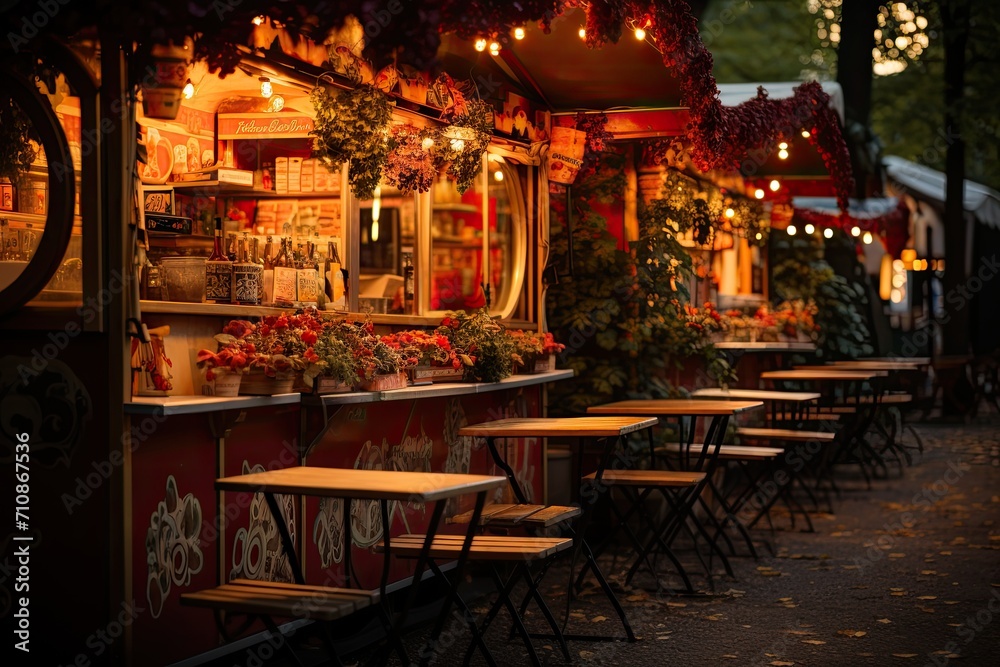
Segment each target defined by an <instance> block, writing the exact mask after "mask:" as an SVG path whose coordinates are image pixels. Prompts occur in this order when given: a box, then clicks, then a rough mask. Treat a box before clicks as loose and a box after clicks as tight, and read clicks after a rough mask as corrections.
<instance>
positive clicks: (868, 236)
mask: <svg viewBox="0 0 1000 667" xmlns="http://www.w3.org/2000/svg"><path fill="white" fill-rule="evenodd" d="M861 240H862V241H864V242H865V245H868V244H869V243H871V242H872V233H871V232H865V235H864V236H863V237H861Z"/></svg>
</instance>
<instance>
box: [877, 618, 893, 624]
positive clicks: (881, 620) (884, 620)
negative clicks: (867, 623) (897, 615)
mask: <svg viewBox="0 0 1000 667" xmlns="http://www.w3.org/2000/svg"><path fill="white" fill-rule="evenodd" d="M878 622H879V623H892V621H890V620H889V619H888V618H880V619H878Z"/></svg>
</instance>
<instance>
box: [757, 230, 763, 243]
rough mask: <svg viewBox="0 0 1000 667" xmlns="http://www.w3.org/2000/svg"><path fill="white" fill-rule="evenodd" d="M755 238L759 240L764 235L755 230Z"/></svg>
mask: <svg viewBox="0 0 1000 667" xmlns="http://www.w3.org/2000/svg"><path fill="white" fill-rule="evenodd" d="M755 238H756V239H757V240H758V241H760V240H761V239H762V238H764V235H763V234H761V233H760V232H757V236H756V237H755Z"/></svg>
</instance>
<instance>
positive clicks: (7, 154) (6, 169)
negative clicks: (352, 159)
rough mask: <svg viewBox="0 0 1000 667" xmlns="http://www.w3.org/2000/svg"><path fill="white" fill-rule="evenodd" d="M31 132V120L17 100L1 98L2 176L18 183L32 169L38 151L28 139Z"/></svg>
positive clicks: (0, 142) (0, 167)
mask: <svg viewBox="0 0 1000 667" xmlns="http://www.w3.org/2000/svg"><path fill="white" fill-rule="evenodd" d="M30 132H31V121H30V120H29V119H28V117H27V116H26V115H25V113H24V112H23V111H21V107H20V106H18V104H17V102H15V101H14V100H13V99H11V98H10V97H6V96H5V97H3V98H2V99H0V178H8V179H10V182H11V183H15V184H16V183H17V182H18V181H20V180H21V175H22V174H24V173H26V172H27V171H28V170H29V169H31V163H32V162H34V161H35V158H36V157H37V155H38V152H37V151H36V150H35V148H34V146H32V145H31V142H30V141H28V137H29V135H30Z"/></svg>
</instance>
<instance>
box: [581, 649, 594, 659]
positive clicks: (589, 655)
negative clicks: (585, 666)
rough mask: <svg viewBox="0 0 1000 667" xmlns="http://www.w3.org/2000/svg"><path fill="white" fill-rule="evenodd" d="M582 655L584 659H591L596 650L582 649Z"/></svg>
mask: <svg viewBox="0 0 1000 667" xmlns="http://www.w3.org/2000/svg"><path fill="white" fill-rule="evenodd" d="M580 657H581V658H583V659H584V660H590V659H591V658H593V657H594V652H593V651H580Z"/></svg>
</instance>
